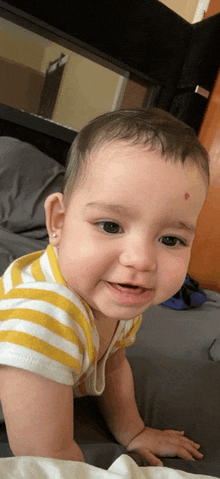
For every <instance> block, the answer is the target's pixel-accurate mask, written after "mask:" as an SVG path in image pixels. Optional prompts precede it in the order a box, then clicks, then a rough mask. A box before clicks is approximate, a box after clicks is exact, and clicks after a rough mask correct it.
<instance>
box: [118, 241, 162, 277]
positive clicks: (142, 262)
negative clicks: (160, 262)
mask: <svg viewBox="0 0 220 479" xmlns="http://www.w3.org/2000/svg"><path fill="white" fill-rule="evenodd" d="M119 261H120V264H121V265H122V266H132V267H133V268H135V269H136V270H138V271H155V269H156V255H155V250H154V248H153V247H152V246H149V245H147V244H146V242H136V241H135V242H134V243H133V244H130V245H129V247H127V248H125V249H124V250H123V252H122V253H121V255H120V259H119Z"/></svg>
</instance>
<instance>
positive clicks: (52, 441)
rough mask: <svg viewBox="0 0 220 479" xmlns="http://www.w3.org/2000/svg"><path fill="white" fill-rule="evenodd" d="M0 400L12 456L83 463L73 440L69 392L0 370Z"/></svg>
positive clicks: (19, 372) (34, 376)
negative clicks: (49, 458) (48, 458)
mask: <svg viewBox="0 0 220 479" xmlns="http://www.w3.org/2000/svg"><path fill="white" fill-rule="evenodd" d="M0 398H1V402H2V408H3V413H4V416H5V422H6V428H7V433H8V439H9V444H10V447H11V450H12V452H13V454H14V455H15V456H38V457H51V458H55V459H66V460H73V461H84V457H83V454H82V451H81V450H80V448H79V446H78V445H77V444H76V442H75V441H74V439H73V409H74V406H73V390H72V387H71V386H67V385H64V384H60V383H57V382H55V381H52V380H51V379H47V378H45V377H43V376H40V375H38V374H34V373H31V372H29V371H25V370H23V369H19V368H14V367H11V366H0Z"/></svg>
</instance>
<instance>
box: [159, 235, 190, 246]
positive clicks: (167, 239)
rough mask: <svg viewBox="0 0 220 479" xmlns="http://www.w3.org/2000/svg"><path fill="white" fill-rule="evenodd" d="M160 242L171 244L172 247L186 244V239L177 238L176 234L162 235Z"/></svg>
mask: <svg viewBox="0 0 220 479" xmlns="http://www.w3.org/2000/svg"><path fill="white" fill-rule="evenodd" d="M159 242H160V243H163V244H164V245H165V246H170V247H173V246H179V245H182V246H186V243H185V241H184V240H182V239H181V238H177V237H176V236H162V237H161V238H160V239H159Z"/></svg>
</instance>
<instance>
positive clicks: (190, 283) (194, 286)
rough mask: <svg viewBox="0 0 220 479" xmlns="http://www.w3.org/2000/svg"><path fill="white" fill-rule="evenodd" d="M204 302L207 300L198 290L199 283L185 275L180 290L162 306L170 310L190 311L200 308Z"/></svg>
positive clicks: (200, 290) (202, 292)
mask: <svg viewBox="0 0 220 479" xmlns="http://www.w3.org/2000/svg"><path fill="white" fill-rule="evenodd" d="M205 301H208V298H207V296H206V294H205V293H204V291H202V289H200V287H199V283H197V281H195V280H194V279H192V278H191V277H190V276H189V275H188V274H187V275H186V278H185V281H184V283H183V285H182V287H181V288H180V290H179V291H178V292H177V293H176V294H175V295H174V296H172V298H170V299H168V300H167V301H165V302H164V303H162V305H163V306H166V307H167V308H171V309H191V308H196V307H198V306H200V305H201V304H203V303H204V302H205Z"/></svg>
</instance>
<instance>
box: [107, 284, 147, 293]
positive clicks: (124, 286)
mask: <svg viewBox="0 0 220 479" xmlns="http://www.w3.org/2000/svg"><path fill="white" fill-rule="evenodd" d="M110 284H111V285H112V286H114V287H115V288H116V289H118V290H119V291H126V290H127V291H136V293H137V294H142V293H144V291H146V288H142V287H141V286H136V285H134V284H126V283H125V284H122V283H110Z"/></svg>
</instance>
